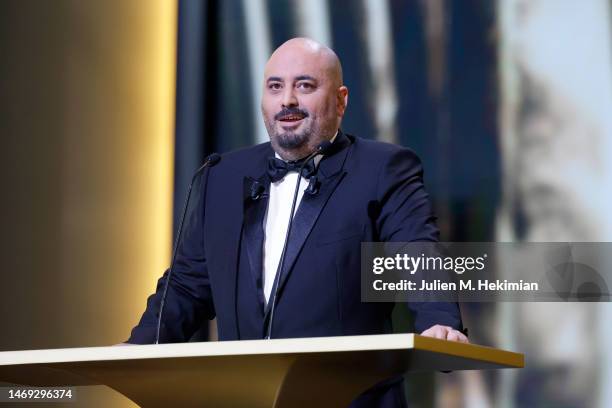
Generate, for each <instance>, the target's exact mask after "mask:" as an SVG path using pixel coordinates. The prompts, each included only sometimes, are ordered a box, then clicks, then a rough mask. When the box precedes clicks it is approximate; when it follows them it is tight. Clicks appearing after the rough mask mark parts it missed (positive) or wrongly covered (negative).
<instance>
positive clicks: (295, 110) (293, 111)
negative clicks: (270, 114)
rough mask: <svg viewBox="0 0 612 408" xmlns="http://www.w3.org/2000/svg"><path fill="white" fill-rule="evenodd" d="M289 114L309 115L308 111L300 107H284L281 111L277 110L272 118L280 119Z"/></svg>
mask: <svg viewBox="0 0 612 408" xmlns="http://www.w3.org/2000/svg"><path fill="white" fill-rule="evenodd" d="M289 115H302V116H304V117H305V118H307V117H308V116H310V115H309V114H308V111H305V110H302V109H300V108H285V109H283V110H282V111H280V112H278V113H277V114H276V115H274V120H280V119H281V118H283V117H285V116H289Z"/></svg>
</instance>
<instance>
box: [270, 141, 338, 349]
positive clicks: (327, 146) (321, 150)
mask: <svg viewBox="0 0 612 408" xmlns="http://www.w3.org/2000/svg"><path fill="white" fill-rule="evenodd" d="M331 146H332V143H331V142H329V141H327V140H326V141H324V142H321V143H320V144H319V145H318V146H317V148H316V149H315V151H314V152H312V153H310V155H308V156H307V157H306V159H305V160H304V161H303V162H302V164H301V165H300V168H299V169H298V178H297V182H296V183H295V191H294V192H293V202H292V203H291V211H290V212H289V225H287V233H286V234H285V243H284V244H283V252H281V257H280V260H279V261H278V267H277V269H276V277H275V278H274V285H273V288H274V294H273V296H272V298H271V300H272V306H271V309H270V318H269V319H268V327H267V330H266V337H265V338H266V340H269V339H271V338H272V324H273V323H274V309H275V308H276V297H277V295H278V287H279V286H280V281H281V277H282V273H283V267H284V263H285V255H286V253H287V244H288V243H289V235H290V234H291V225H292V224H293V212H294V211H295V204H296V202H297V196H298V191H299V190H300V181H301V180H302V177H301V176H302V170H303V169H304V166H305V165H306V163H308V162H309V161H310V160H312V159H314V157H315V156H318V155H319V154H322V155H325V154H327V153H328V152H329V151H330V150H331ZM313 177H315V176H313ZM316 183H318V181H317V182H316ZM317 190H318V186H317ZM309 194H312V193H311V192H309ZM315 194H316V193H315Z"/></svg>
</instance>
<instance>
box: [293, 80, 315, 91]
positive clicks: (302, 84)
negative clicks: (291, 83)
mask: <svg viewBox="0 0 612 408" xmlns="http://www.w3.org/2000/svg"><path fill="white" fill-rule="evenodd" d="M297 87H298V89H302V90H305V91H312V90H313V89H314V88H315V86H314V84H311V83H310V82H300V83H298V84H297Z"/></svg>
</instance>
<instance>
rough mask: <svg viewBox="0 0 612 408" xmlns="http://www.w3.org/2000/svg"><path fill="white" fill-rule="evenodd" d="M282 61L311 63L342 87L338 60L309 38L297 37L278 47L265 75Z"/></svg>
mask: <svg viewBox="0 0 612 408" xmlns="http://www.w3.org/2000/svg"><path fill="white" fill-rule="evenodd" d="M279 60H280V61H283V60H291V61H293V63H294V64H300V63H304V62H306V61H305V60H308V61H312V62H314V63H316V64H318V65H319V66H320V67H322V68H323V69H324V71H325V73H326V74H327V75H328V76H329V78H330V80H332V81H333V82H334V83H335V84H336V85H337V86H342V65H341V64H340V59H339V58H338V56H337V55H336V53H335V52H334V50H332V49H331V48H329V47H327V46H325V45H323V44H321V43H318V42H316V41H315V40H311V39H310V38H304V37H298V38H292V39H290V40H288V41H285V42H284V43H283V44H281V46H280V47H278V48H277V49H276V50H275V51H274V52H273V53H272V55H271V56H270V59H268V62H267V64H266V68H265V71H264V72H265V73H267V71H268V67H269V66H270V65H271V64H272V65H274V64H276V63H277V62H279ZM265 73H264V75H265Z"/></svg>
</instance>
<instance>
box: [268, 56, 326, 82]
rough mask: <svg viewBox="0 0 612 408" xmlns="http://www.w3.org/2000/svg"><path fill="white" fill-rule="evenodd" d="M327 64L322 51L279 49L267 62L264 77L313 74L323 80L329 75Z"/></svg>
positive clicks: (293, 76)
mask: <svg viewBox="0 0 612 408" xmlns="http://www.w3.org/2000/svg"><path fill="white" fill-rule="evenodd" d="M327 65H328V64H327V63H326V62H325V61H324V58H323V57H322V56H321V55H320V53H312V52H308V51H304V50H299V49H287V50H278V51H277V52H275V53H274V54H272V56H271V57H270V59H269V60H268V63H267V64H266V67H265V70H264V77H265V78H264V79H265V80H267V79H268V78H270V77H278V78H282V79H285V80H288V79H293V78H297V77H300V76H311V77H313V78H316V79H319V80H323V79H325V78H327V77H328V76H329V73H328V67H327Z"/></svg>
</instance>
